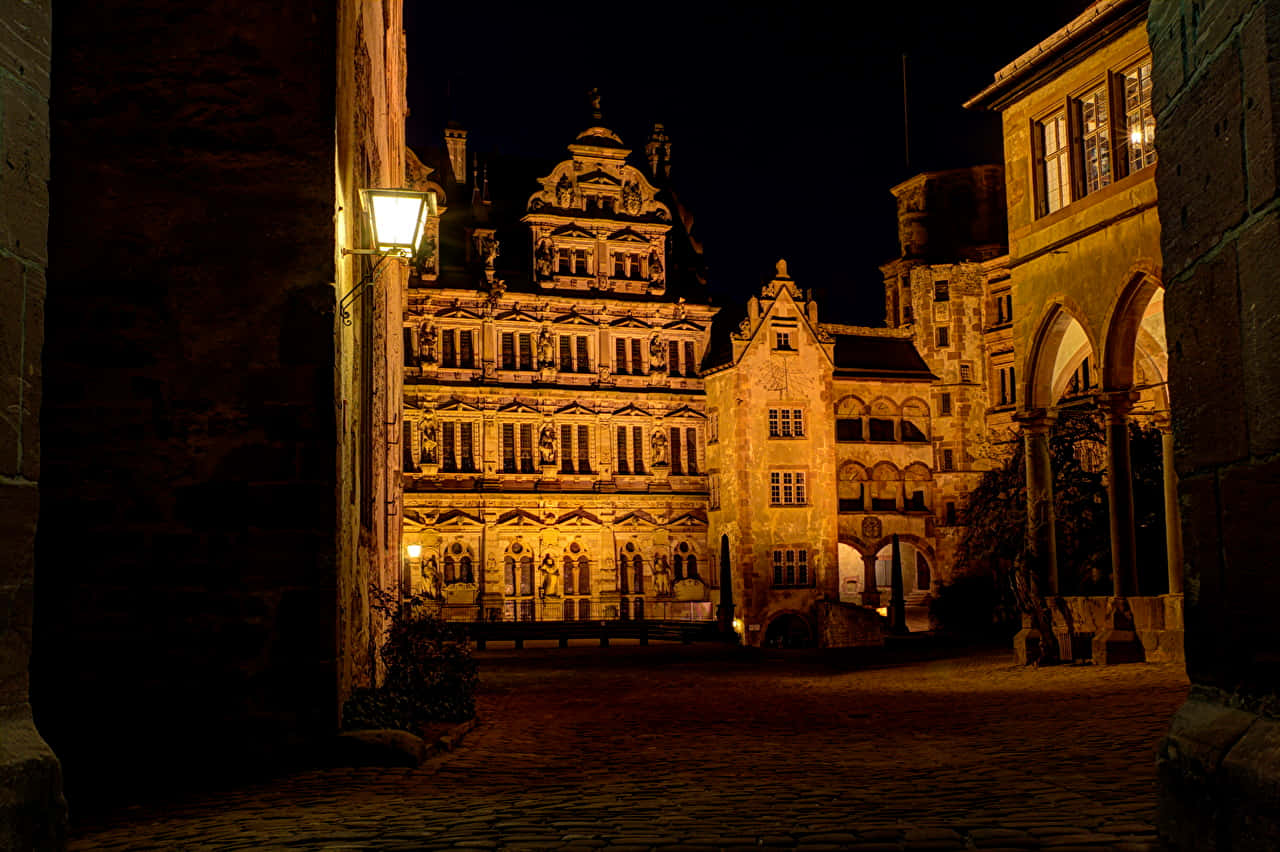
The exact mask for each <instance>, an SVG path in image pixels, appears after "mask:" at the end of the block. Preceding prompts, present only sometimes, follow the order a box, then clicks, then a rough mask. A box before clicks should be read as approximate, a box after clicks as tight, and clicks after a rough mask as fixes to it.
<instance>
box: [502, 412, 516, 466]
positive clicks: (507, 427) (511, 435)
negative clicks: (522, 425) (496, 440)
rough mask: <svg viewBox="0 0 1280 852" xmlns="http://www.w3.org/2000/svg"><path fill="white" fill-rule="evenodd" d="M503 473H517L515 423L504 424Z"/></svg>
mask: <svg viewBox="0 0 1280 852" xmlns="http://www.w3.org/2000/svg"><path fill="white" fill-rule="evenodd" d="M502 472H503V473H515V472H516V426H515V424H514V423H503V424H502Z"/></svg>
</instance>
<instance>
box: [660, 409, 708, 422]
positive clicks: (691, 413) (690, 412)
mask: <svg viewBox="0 0 1280 852" xmlns="http://www.w3.org/2000/svg"><path fill="white" fill-rule="evenodd" d="M665 416H666V417H696V418H698V419H699V420H706V419H707V415H705V414H703V413H702V412H701V411H695V410H694V409H692V408H690V407H689V406H687V405H682V406H680V407H679V408H677V409H675V410H674V411H669V412H667V414H666V415H665Z"/></svg>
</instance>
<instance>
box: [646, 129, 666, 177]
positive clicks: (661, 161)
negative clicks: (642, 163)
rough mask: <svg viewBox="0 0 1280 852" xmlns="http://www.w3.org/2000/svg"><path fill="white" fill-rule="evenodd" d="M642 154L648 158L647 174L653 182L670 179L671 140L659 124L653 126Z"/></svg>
mask: <svg viewBox="0 0 1280 852" xmlns="http://www.w3.org/2000/svg"><path fill="white" fill-rule="evenodd" d="M644 152H645V154H646V155H648V158H649V174H651V175H653V179H654V181H655V182H658V183H661V182H663V181H665V180H666V179H667V178H669V177H671V139H670V138H668V136H667V130H666V128H665V127H663V126H662V125H661V124H654V125H653V132H652V133H650V134H649V142H648V143H647V144H646V145H645V146H644Z"/></svg>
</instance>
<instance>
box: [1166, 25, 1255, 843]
mask: <svg viewBox="0 0 1280 852" xmlns="http://www.w3.org/2000/svg"><path fill="white" fill-rule="evenodd" d="M1148 30H1149V34H1150V38H1151V45H1152V51H1153V56H1154V73H1153V80H1154V83H1155V94H1154V98H1155V108H1156V110H1157V116H1158V117H1157V136H1156V144H1157V146H1158V150H1159V155H1160V162H1159V166H1158V170H1157V172H1156V183H1157V189H1158V192H1159V210H1160V221H1161V229H1162V235H1161V250H1162V253H1163V258H1164V272H1165V280H1166V285H1167V290H1166V296H1165V319H1166V324H1167V331H1168V345H1169V382H1170V396H1171V399H1172V405H1173V427H1174V438H1175V445H1176V464H1177V469H1178V476H1179V478H1180V486H1179V496H1180V500H1181V505H1182V517H1183V538H1184V542H1185V551H1186V602H1185V603H1186V629H1187V632H1186V659H1187V670H1188V672H1189V674H1190V676H1191V680H1192V692H1191V697H1190V699H1189V700H1188V701H1187V703H1186V704H1185V705H1184V706H1183V707H1182V708H1181V709H1180V710H1179V711H1178V714H1177V715H1176V716H1175V718H1174V720H1173V722H1172V725H1171V726H1170V731H1169V735H1168V736H1167V737H1166V739H1165V740H1164V742H1163V743H1162V744H1161V746H1160V753H1159V770H1160V785H1161V788H1160V813H1159V821H1160V829H1161V831H1162V833H1163V834H1165V836H1166V837H1168V838H1169V839H1170V840H1171V841H1173V842H1174V843H1175V844H1176V845H1177V846H1178V847H1179V848H1183V849H1259V850H1261V849H1277V848H1280V746H1278V745H1277V744H1280V633H1277V631H1276V629H1275V614H1274V609H1275V606H1276V601H1277V600H1278V599H1280V572H1278V571H1277V570H1276V557H1275V554H1276V553H1277V552H1280V527H1277V525H1276V524H1275V522H1274V517H1273V511H1272V509H1273V507H1274V505H1275V504H1276V502H1277V500H1280V414H1278V411H1280V336H1278V333H1280V264H1278V263H1277V258H1280V195H1278V194H1277V182H1276V176H1277V163H1278V159H1280V145H1278V144H1277V138H1278V137H1280V125H1278V124H1277V115H1278V112H1277V109H1278V107H1280V59H1277V57H1280V0H1220V1H1219V2H1212V3H1204V2H1174V0H1156V2H1153V3H1152V4H1151V11H1150V18H1149V21H1148Z"/></svg>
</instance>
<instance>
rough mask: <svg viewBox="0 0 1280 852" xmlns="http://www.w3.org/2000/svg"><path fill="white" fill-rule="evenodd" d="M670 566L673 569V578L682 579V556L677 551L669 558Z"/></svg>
mask: <svg viewBox="0 0 1280 852" xmlns="http://www.w3.org/2000/svg"><path fill="white" fill-rule="evenodd" d="M671 567H672V570H673V571H675V578H676V579H677V580H683V579H684V557H682V556H681V555H680V554H679V553H677V554H676V555H675V556H674V557H672V559H671Z"/></svg>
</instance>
